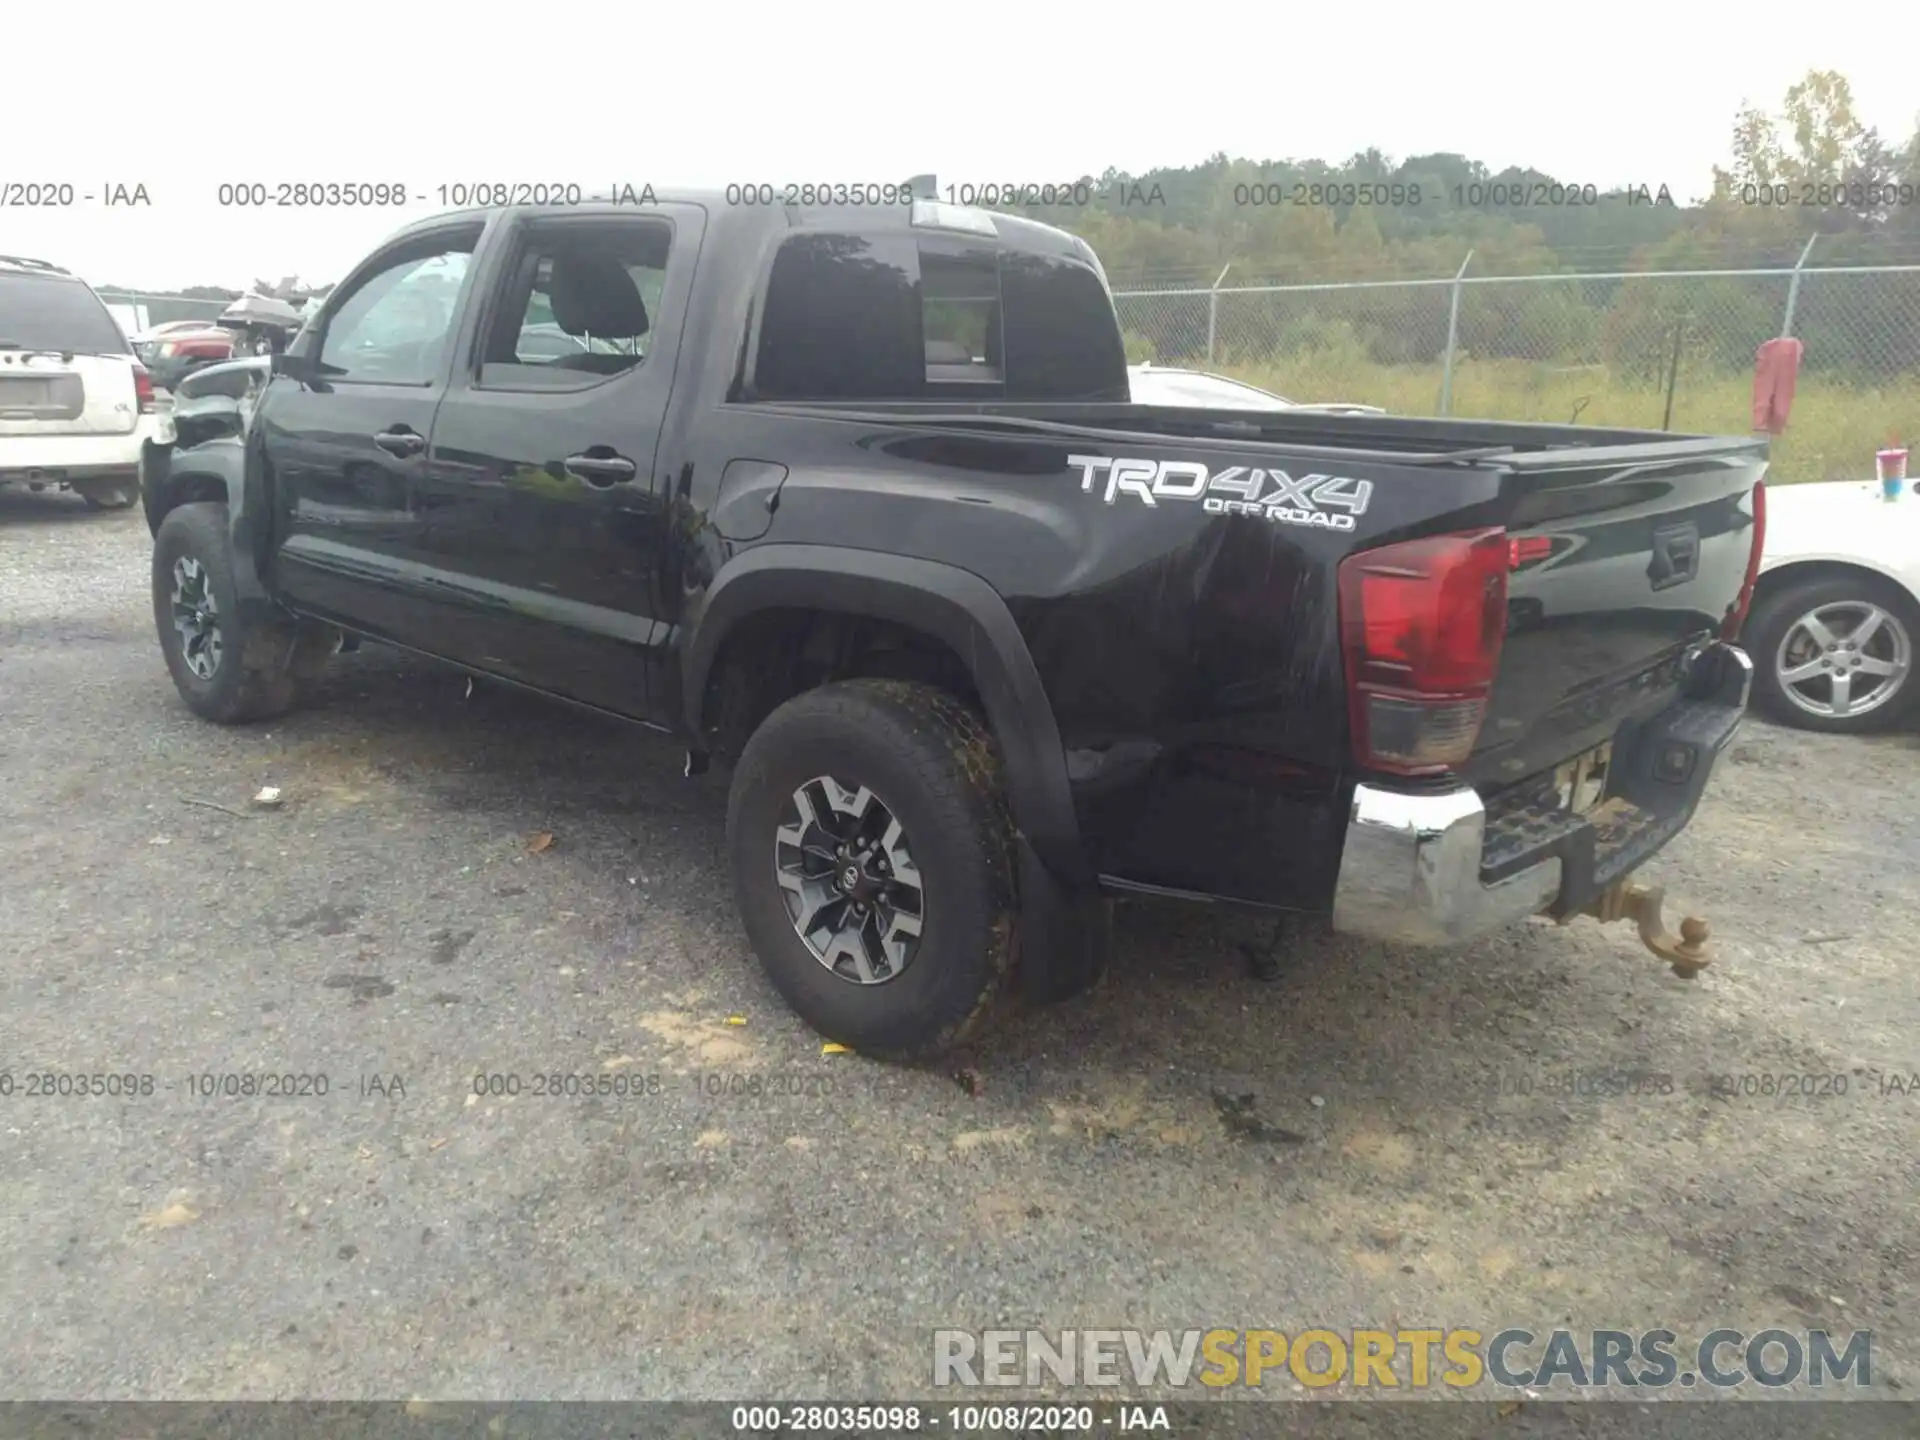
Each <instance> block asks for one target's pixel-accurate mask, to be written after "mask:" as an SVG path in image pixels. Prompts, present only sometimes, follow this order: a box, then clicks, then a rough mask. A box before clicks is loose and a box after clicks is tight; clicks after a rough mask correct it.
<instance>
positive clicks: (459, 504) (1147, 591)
mask: <svg viewBox="0 0 1920 1440" xmlns="http://www.w3.org/2000/svg"><path fill="white" fill-rule="evenodd" d="M556 333H559V334H562V335H564V336H566V337H568V341H569V343H567V344H565V345H556V344H555V343H553V336H554V335H555V334H556ZM226 374H227V367H221V372H220V373H219V374H218V375H212V374H210V376H209V379H210V386H211V382H212V381H215V380H217V381H219V385H218V386H217V387H211V388H210V393H207V394H205V395H203V396H200V397H198V398H195V399H194V401H193V403H192V405H190V406H183V407H182V413H181V415H180V417H179V425H180V436H179V440H178V441H177V443H176V444H175V445H174V446H172V447H171V448H170V449H166V450H162V451H160V452H157V453H155V454H154V455H153V456H152V457H151V459H150V463H149V464H148V465H147V466H146V467H145V469H144V471H143V494H144V499H145V505H146V515H147V519H148V522H149V524H150V526H151V528H152V530H153V533H154V537H155V540H154V550H153V569H152V575H153V606H154V618H155V621H156V624H157V627H158V631H159V641H160V646H161V649H162V651H163V653H164V655H165V659H166V663H167V666H168V668H169V670H170V671H171V673H172V677H173V681H174V683H175V685H176V686H177V687H178V689H179V692H180V694H181V696H182V697H183V698H184V700H185V702H186V703H187V705H188V706H190V707H191V708H192V709H193V710H194V711H196V712H197V713H199V714H200V715H202V716H204V717H206V718H208V719H210V720H214V721H218V722H222V723H234V722H242V721H248V720H258V719H262V718H265V717H268V716H272V715H277V714H279V713H282V712H284V711H285V710H287V709H288V708H289V707H291V706H293V705H294V704H295V703H296V702H297V701H298V700H299V698H300V696H301V694H302V692H303V690H304V689H305V688H306V687H307V686H308V684H309V682H311V681H312V680H313V679H314V678H315V677H316V676H317V675H319V674H320V672H321V670H322V669H323V667H324V666H325V665H326V663H327V661H328V658H329V656H330V655H332V654H333V653H335V652H336V651H337V650H338V649H340V648H341V647H342V646H343V645H353V644H358V643H359V642H360V641H361V640H363V639H366V640H374V641H379V642H384V643H386V644H390V645H393V646H398V647H401V648H403V649H406V650H409V651H413V652H417V653H419V654H422V655H426V656H429V657H432V658H435V659H437V660H441V661H445V662H448V663H450V664H451V665H453V666H456V667H460V668H461V669H464V670H465V671H467V672H468V673H470V674H476V675H479V676H483V677H490V678H492V679H494V680H496V681H500V682H505V683H509V684H513V685H517V686H521V687H526V688H529V689H532V690H535V691H538V692H541V693H543V694H545V695H548V696H551V697H554V698H556V699H559V700H563V701H567V702H570V703H572V704H574V705H578V706H585V707H588V708H591V709H593V710H596V711H600V712H604V713H608V714H611V715H615V716H619V717H622V718H624V719H627V720H631V721H635V722H638V723H640V724H642V725H646V726H650V727H653V728H654V729H657V730H663V731H668V732H671V733H673V734H674V735H677V736H679V737H681V738H682V740H683V741H684V743H685V746H686V750H687V769H688V772H689V773H698V772H700V771H702V770H704V769H705V768H706V766H707V764H708V762H709V760H711V759H719V760H721V761H722V762H724V763H725V764H726V765H728V766H729V767H730V770H731V777H730V782H729V783H730V793H729V798H728V803H727V816H726V832H727V846H728V852H729V856H730V864H731V868H732V875H733V882H734V886H735V890H736V894H737V899H738V906H739V911H740V915H741V919H742V921H743V923H744V926H745V929H746V932H747V935H748V937H749V939H750V940H751V943H752V947H753V949H754V951H755V952H756V954H757V955H758V957H759V959H760V961H761V962H762V964H763V965H764V967H765V969H766V971H767V973H768V975H769V976H770V978H771V980H772V983H773V984H774V985H775V986H776V987H777V988H778V990H779V991H780V993H781V994H782V995H783V996H784V997H785V998H786V1000H787V1001H788V1002H789V1003H790V1004H791V1006H792V1007H793V1008H794V1010H796V1011H797V1012H798V1013H799V1014H800V1015H801V1016H802V1017H803V1018H804V1019H805V1020H806V1021H808V1022H809V1023H810V1024H811V1025H812V1026H814V1027H815V1028H816V1029H817V1030H818V1031H819V1032H820V1033H821V1034H823V1035H824V1036H826V1037H828V1038H829V1039H831V1040H834V1041H838V1042H841V1043H844V1044H846V1045H848V1046H850V1047H852V1048H854V1049H856V1050H859V1051H862V1052H864V1053H868V1054H873V1055H878V1056H883V1057H893V1058H915V1057H925V1056H929V1055H933V1054H937V1053H939V1052H941V1051H943V1050H945V1049H947V1048H949V1047H951V1046H954V1045H956V1044H959V1043H961V1042H964V1041H968V1040H970V1039H972V1038H974V1037H975V1036H977V1035H978V1034H979V1033H980V1032H981V1030H982V1028H983V1026H984V1024H985V1022H986V1020H987V1018H988V1016H989V1015H990V1014H992V1013H994V1011H995V1010H996V1002H997V1001H999V1000H1000V999H1002V998H1003V997H1007V996H1010V995H1024V996H1025V997H1027V998H1028V999H1030V1000H1032V1001H1038V1002H1045V1001H1051V1000H1058V999H1061V998H1064V997H1066V996H1069V995H1072V994H1074V993H1075V992H1077V991H1079V990H1081V989H1084V988H1085V987H1086V986H1088V985H1089V984H1091V983H1092V982H1093V981H1095V980H1096V979H1097V978H1098V977H1099V976H1100V974H1101V973H1102V970H1103V967H1104V965H1105V962H1106V958H1107V954H1108V951H1109V948H1110V945H1111V937H1112V913H1113V912H1112V903H1113V900H1114V899H1115V898H1116V897H1122V896H1128V895H1135V896H1139V895H1145V896H1160V897H1174V898H1185V899H1191V900H1199V901H1207V902H1218V903H1232V904H1235V905H1242V906H1248V907H1253V908H1255V909H1261V910H1265V911H1268V912H1272V913H1274V914H1276V915H1280V916H1289V915H1291V916H1302V917H1321V918H1323V919H1324V920H1325V921H1327V922H1330V924H1331V925H1332V927H1333V928H1334V929H1335V930H1337V931H1343V932H1347V933H1351V934H1354V935H1359V936H1363V937H1370V938H1372V939H1375V940H1378V941H1381V942H1387V943H1394V944H1408V945H1431V946H1443V945H1449V944H1457V943H1459V942H1463V941H1468V940H1471V939H1472V938H1474V937H1476V936H1479V935H1483V934H1485V933H1487V932H1489V931H1492V930H1495V929H1496V928H1499V927H1502V926H1507V925H1511V924H1514V923H1517V922H1520V921H1522V920H1524V919H1525V918H1527V917H1529V916H1534V915H1544V916H1547V917H1551V918H1554V919H1558V920H1562V921H1567V920H1571V919H1573V918H1574V917H1576V916H1579V915H1582V914H1588V915H1593V916H1596V917H1598V918H1600V919H1603V920H1614V919H1629V920H1633V921H1635V922H1637V924H1638V926H1639V929H1640V932H1641V936H1642V938H1643V939H1644V940H1645V941H1646V943H1647V945H1648V947H1649V948H1651V949H1653V950H1654V951H1655V952H1656V953H1657V954H1659V955H1660V956H1661V957H1662V958H1663V959H1665V960H1666V961H1668V962H1670V963H1671V964H1672V965H1673V966H1674V968H1675V969H1676V971H1678V972H1679V973H1681V974H1683V975H1691V974H1693V973H1694V972H1695V971H1697V970H1698V969H1699V968H1700V966H1701V965H1703V964H1704V963H1706V953H1705V951H1704V949H1703V948H1702V945H1703V942H1704V940H1705V930H1704V925H1703V924H1701V923H1700V922H1698V921H1695V920H1692V919H1689V920H1688V922H1687V923H1686V925H1685V926H1683V930H1682V934H1681V935H1679V936H1675V935H1673V934H1670V933H1669V932H1668V931H1667V930H1666V928H1665V926H1664V922H1663V921H1662V919H1661V916H1660V892H1659V891H1658V890H1657V889H1654V888H1652V887H1649V886H1645V885H1641V884H1639V883H1638V882H1637V881H1636V880H1634V879H1632V878H1630V877H1633V876H1635V875H1636V873H1637V872H1638V870H1639V868H1640V867H1641V866H1642V864H1643V863H1644V862H1645V861H1647V860H1648V859H1649V858H1650V857H1651V856H1652V855H1654V853H1655V852H1657V851H1658V850H1659V849H1660V848H1661V847H1662V846H1664V845H1665V844H1666V843H1667V842H1668V841H1670V840H1671V839H1672V838H1673V837H1674V836H1675V835H1676V834H1678V833H1679V831H1680V830H1681V828H1682V827H1683V826H1685V825H1686V823H1687V822H1688V820H1689V818H1690V817H1691V816H1692V814H1693V812H1694V809H1695V807H1696V806H1697V804H1698V803H1699V800H1700V797H1701V794H1702V791H1703V789H1704V787H1705V786H1706V784H1707V782H1708V777H1709V774H1710V772H1711V771H1712V769H1713V766H1714V762H1715V759H1716V756H1717V755H1718V754H1719V752H1720V751H1721V750H1722V749H1723V747H1724V746H1725V745H1726V744H1727V742H1728V740H1729V738H1730V737H1731V736H1732V735H1733V733H1734V730H1735V727H1736V725H1737V724H1738V723H1739V720H1740V717H1741V715H1742V712H1743V710H1744V708H1745V705H1746V701H1747V695H1748V689H1749V684H1750V675H1751V669H1750V666H1749V664H1748V662H1747V659H1746V656H1745V654H1744V653H1743V652H1742V651H1741V650H1740V649H1739V648H1738V647H1737V646H1736V645H1734V644H1733V643H1732V637H1734V636H1735V635H1737V634H1738V631H1739V626H1740V624H1741V621H1742V619H1743V616H1744V612H1745V610H1746V607H1747V605H1748V603H1749V601H1750V598H1751V594H1752V588H1753V583H1754V575H1755V570H1754V567H1755V564H1756V562H1757V560H1758V557H1759V555H1760V542H1761V534H1762V529H1763V524H1764V494H1765V491H1764V487H1763V482H1762V476H1763V474H1764V471H1765V469H1766V461H1767V451H1766V448H1765V444H1764V442H1763V441H1756V440H1751V439H1746V438H1729V439H1714V438H1700V437H1675V436H1671V435H1665V434H1659V433H1654V432H1645V431H1630V430H1607V429H1599V428H1594V427H1580V428H1575V427H1570V426H1562V425H1526V424H1507V423H1497V424H1496V423H1487V422H1470V421H1461V420H1433V419H1413V418H1404V417H1392V416H1382V415H1367V414H1361V415H1339V414H1326V413H1319V412H1313V411H1306V410H1288V409H1281V410H1272V409H1266V410H1232V409H1209V408H1203V407H1194V406H1164V405H1152V404H1146V405H1140V404H1134V403H1132V402H1131V398H1130V394H1129V385H1128V374H1127V362H1126V356H1125V352H1124V348H1123V345H1122V340H1121V333H1120V327H1119V325H1118V323H1117V321H1116V318H1115V312H1114V308H1113V303H1112V299H1111V297H1110V294H1109V292H1108V289H1107V285H1106V280H1105V276H1104V274H1103V272H1102V270H1101V268H1100V265H1099V263H1098V261H1097V260H1096V258H1095V256H1094V254H1093V252H1092V251H1091V250H1090V249H1089V247H1088V246H1087V245H1086V244H1085V243H1084V242H1083V241H1081V240H1079V239H1077V238H1075V237H1073V236H1071V235H1068V234H1066V233H1064V232H1062V231H1060V230H1057V229H1053V228H1051V227H1049V226H1046V225H1043V224H1039V223H1036V222H1032V221H1028V220H1024V219H1017V218H1013V217H1009V216H1005V215H998V214H991V213H988V212H983V211H978V210H971V209H963V208H956V207H952V206H947V205H942V204H939V203H937V202H934V201H929V200H909V201H906V202H903V203H902V204H901V205H900V206H899V207H898V208H897V209H896V208H893V207H888V208H885V209H876V208H873V207H868V208H864V209H820V210H803V209H799V208H782V207H773V208H747V207H729V206H727V205H725V204H723V203H722V202H721V199H720V197H719V196H717V195H711V194H697V193H680V194H666V193H660V194H655V193H654V192H652V191H649V192H648V193H647V195H646V196H645V198H644V203H638V204H635V203H613V202H604V203H591V204H585V205H581V206H577V207H570V208H568V209H566V210H564V211H555V210H550V209H549V210H541V209H530V208H517V209H516V208H505V209H493V210H486V211H466V212H456V213H452V214H447V215H442V216H439V217H436V218H433V219H429V220H423V221H420V222H418V223H416V224H413V225H411V226H409V227H408V228H406V229H404V230H402V231H400V232H399V233H398V234H396V235H395V236H394V237H393V238H392V239H390V240H389V241H387V242H386V243H385V244H384V245H382V246H381V247H380V248H379V249H378V250H377V251H375V252H374V253H373V254H372V255H370V256H369V257H368V258H367V259H366V260H364V261H363V262H362V263H361V264H360V265H359V266H358V267H357V268H356V269H355V270H354V271H353V272H352V273H351V274H350V275H349V276H348V277H347V278H346V280H345V281H344V282H343V283H341V284H340V285H339V287H338V288H337V289H335V290H334V291H333V292H332V294H330V295H329V296H328V297H327V299H326V301H325V302H324V305H323V306H322V308H321V310H320V313H319V314H318V316H317V317H316V318H315V319H314V320H313V321H312V322H310V323H309V324H308V325H307V327H306V328H305V329H304V330H303V331H302V333H301V335H300V336H299V337H298V339H297V340H296V341H295V342H294V343H293V344H292V346H290V348H289V349H288V351H287V352H286V353H285V354H283V355H278V356H274V357H272V358H271V360H270V361H269V360H265V359H262V360H260V361H257V362H250V365H249V364H242V365H239V366H236V367H235V368H234V375H235V378H234V379H232V380H228V379H227V378H226ZM248 376H252V377H253V378H252V379H249V378H247V377H248ZM261 378H265V381H266V383H264V385H262V384H258V383H255V382H256V381H257V380H259V379H261ZM213 389H217V390H218V391H220V392H221V393H212V390H213Z"/></svg>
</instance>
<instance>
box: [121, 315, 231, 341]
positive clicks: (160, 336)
mask: <svg viewBox="0 0 1920 1440" xmlns="http://www.w3.org/2000/svg"><path fill="white" fill-rule="evenodd" d="M214 324H215V322H214V321H213V320H210V319H208V320H168V321H166V322H165V323H163V324H160V325H149V326H148V327H147V328H146V329H145V330H142V331H141V332H140V333H139V334H138V335H135V336H134V337H133V343H134V344H135V345H136V346H139V345H146V344H149V343H151V342H154V341H158V340H165V339H167V338H168V337H169V336H173V335H185V334H187V333H188V332H190V331H194V330H207V329H210V328H213V326H214Z"/></svg>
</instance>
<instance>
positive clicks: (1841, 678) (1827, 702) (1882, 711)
mask: <svg viewBox="0 0 1920 1440" xmlns="http://www.w3.org/2000/svg"><path fill="white" fill-rule="evenodd" d="M1742 638H1743V641H1744V643H1745V645H1746V648H1747V652H1748V653H1749V654H1750V655H1751V656H1752V657H1753V667H1754V677H1753V689H1754V698H1755V699H1756V700H1757V701H1758V702H1759V703H1760V705H1761V707H1762V708H1764V709H1765V710H1766V711H1767V713H1768V714H1769V715H1771V716H1772V717H1773V718H1774V719H1776V720H1778V721H1780V722H1781V723H1783V724H1786V725H1792V726H1796V727H1798V728H1799V729H1802V730H1822V731H1827V732H1829V733H1833V734H1858V733H1861V732H1864V731H1870V730H1881V729H1885V728H1887V727H1888V726H1891V725H1894V724H1896V723H1898V722H1899V721H1900V720H1902V719H1904V718H1905V717H1906V716H1907V715H1909V714H1911V713H1912V711H1913V708H1914V705H1915V703H1916V702H1920V685H1916V684H1915V683H1914V673H1913V672H1914V665H1915V661H1916V658H1917V657H1916V652H1915V646H1916V644H1917V643H1920V607H1916V606H1915V604H1914V602H1913V599H1912V597H1910V596H1909V595H1907V594H1906V592H1905V591H1903V590H1901V589H1900V588H1899V587H1897V586H1895V585H1893V584H1892V583H1890V582H1888V581H1885V580H1880V579H1877V578H1873V577H1869V576H1865V575H1861V576H1857V577H1856V576H1845V575H1842V576H1833V577H1831V578H1827V579H1818V580H1806V581H1802V582H1799V583H1797V584H1790V585H1788V586H1787V587H1786V588H1785V589H1783V590H1781V591H1780V592H1779V593H1777V594H1774V595H1770V596H1768V597H1767V598H1766V599H1765V600H1763V601H1762V602H1761V603H1760V604H1759V605H1757V606H1755V607H1754V612H1753V615H1752V617H1751V618H1750V619H1749V620H1748V621H1747V624H1746V626H1745V633H1744V635H1743V637H1742Z"/></svg>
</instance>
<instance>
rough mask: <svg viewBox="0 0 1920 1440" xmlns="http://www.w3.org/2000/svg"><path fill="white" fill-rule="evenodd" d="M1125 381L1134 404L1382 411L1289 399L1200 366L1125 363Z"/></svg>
mask: <svg viewBox="0 0 1920 1440" xmlns="http://www.w3.org/2000/svg"><path fill="white" fill-rule="evenodd" d="M1127 384H1128V386H1129V388H1130V389H1131V391H1132V393H1133V403H1134V404H1136V405H1199V406H1211V407H1213V408H1215V409H1218V410H1308V411H1318V412H1319V413H1321V414H1323V415H1384V414H1386V413H1387V412H1386V411H1384V410H1382V409H1381V408H1380V407H1379V406H1378V405H1349V404H1345V403H1343V402H1340V401H1326V402H1319V403H1311V404H1310V403H1308V402H1305V401H1301V400H1289V399H1287V397H1286V396H1284V395H1276V394H1274V393H1273V392H1272V391H1271V390H1262V389H1261V388H1260V387H1259V386H1257V385H1249V384H1247V383H1246V382H1245V381H1243V380H1229V379H1228V378H1227V377H1226V376H1224V375H1209V374H1207V373H1206V372H1205V371H1203V370H1179V369H1171V368H1168V367H1165V366H1160V365H1152V364H1147V365H1131V366H1128V367H1127Z"/></svg>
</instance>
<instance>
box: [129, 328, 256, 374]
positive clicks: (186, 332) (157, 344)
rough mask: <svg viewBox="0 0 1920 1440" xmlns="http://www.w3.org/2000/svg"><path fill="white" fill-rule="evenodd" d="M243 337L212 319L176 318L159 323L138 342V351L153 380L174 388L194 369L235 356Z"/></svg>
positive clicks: (135, 343)
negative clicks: (168, 321)
mask: <svg viewBox="0 0 1920 1440" xmlns="http://www.w3.org/2000/svg"><path fill="white" fill-rule="evenodd" d="M238 346H239V337H238V336H237V335H235V334H234V332H233V331H231V330H227V329H223V328H222V327H221V326H219V325H216V324H214V323H213V322H212V321H198V320H176V321H173V322H170V323H169V324H166V325H159V326H155V327H154V328H153V329H152V330H149V331H146V332H145V333H144V334H143V335H142V336H141V338H140V339H139V340H137V341H135V342H134V347H133V351H134V354H136V355H138V356H139V357H140V363H141V364H142V365H145V366H146V367H147V369H148V370H150V371H152V372H153V383H154V384H156V385H158V386H159V387H160V388H161V389H162V390H166V391H169V392H171V391H174V390H177V389H179V388H180V382H181V381H182V380H184V379H186V378H187V376H189V375H191V374H192V373H193V372H194V371H196V370H199V369H201V368H203V367H204V366H208V365H218V364H219V363H220V362H221V361H222V360H231V359H233V358H234V356H235V355H236V354H237V353H238Z"/></svg>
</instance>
